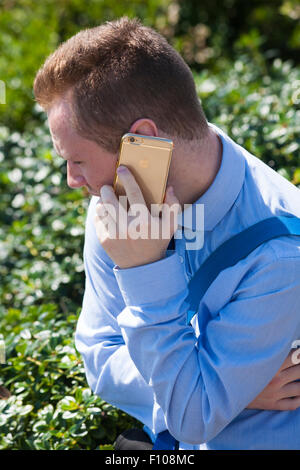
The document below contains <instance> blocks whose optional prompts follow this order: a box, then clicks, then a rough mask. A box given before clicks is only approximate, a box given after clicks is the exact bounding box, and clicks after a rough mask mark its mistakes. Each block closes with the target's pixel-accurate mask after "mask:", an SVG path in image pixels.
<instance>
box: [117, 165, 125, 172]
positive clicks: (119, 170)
mask: <svg viewBox="0 0 300 470" xmlns="http://www.w3.org/2000/svg"><path fill="white" fill-rule="evenodd" d="M125 171H127V168H126V166H123V165H120V166H119V167H118V169H117V172H118V173H125Z"/></svg>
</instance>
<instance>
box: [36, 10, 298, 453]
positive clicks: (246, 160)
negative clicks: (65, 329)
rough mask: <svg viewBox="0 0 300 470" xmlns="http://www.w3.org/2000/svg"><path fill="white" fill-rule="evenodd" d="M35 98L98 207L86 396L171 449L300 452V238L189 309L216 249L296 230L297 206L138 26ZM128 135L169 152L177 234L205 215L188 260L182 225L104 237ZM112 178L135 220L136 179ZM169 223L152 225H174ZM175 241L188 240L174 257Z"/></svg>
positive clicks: (91, 251) (77, 42)
mask: <svg viewBox="0 0 300 470" xmlns="http://www.w3.org/2000/svg"><path fill="white" fill-rule="evenodd" d="M34 93H35V97H36V100H37V101H38V102H39V103H40V105H41V106H42V107H43V108H44V109H45V111H46V112H47V113H48V119H49V127H50V131H51V135H52V139H53V143H54V146H55V149H56V151H57V152H58V153H59V154H60V155H61V156H62V157H63V158H64V159H66V160H67V177H68V185H69V186H70V187H71V188H79V187H81V186H86V187H87V188H88V191H89V193H90V194H91V195H92V196H93V197H92V198H91V201H90V205H89V210H88V215H87V220H86V235H85V247H84V261H85V271H86V286H85V294H84V300H83V307H82V312H81V315H80V318H79V321H78V326H77V331H76V346H77V348H78V350H79V351H80V352H81V354H82V356H83V360H84V364H85V370H86V376H87V380H88V383H89V385H90V386H91V388H92V389H93V391H94V392H95V393H96V394H98V395H100V396H101V397H102V398H103V399H105V400H106V401H108V402H110V403H111V404H113V405H115V406H117V407H119V408H120V409H122V410H124V411H126V412H127V413H129V414H131V415H132V416H135V417H136V418H137V419H139V420H140V421H141V422H143V423H144V424H145V425H146V426H147V427H148V428H149V429H150V430H151V431H152V432H153V433H154V434H157V433H159V432H161V431H163V430H165V429H168V430H169V432H170V433H171V434H172V435H173V436H174V437H175V438H176V439H177V440H178V441H180V442H181V448H191V449H193V448H194V449H199V448H200V445H201V444H204V443H206V446H207V448H208V449H262V448H267V449H299V448H300V435H299V433H297V432H295V430H296V429H297V427H298V426H299V424H300V411H299V408H298V407H299V405H300V387H299V383H297V379H298V378H299V366H296V365H294V367H292V366H293V362H292V361H291V354H290V355H289V356H288V354H289V352H290V350H291V347H292V344H293V342H294V341H296V340H298V338H299V337H300V321H299V315H298V310H299V295H300V241H299V237H281V238H279V239H275V240H272V241H269V242H267V243H265V244H263V245H261V246H259V247H258V248H257V249H256V250H254V251H253V252H252V253H251V254H250V255H249V256H248V257H247V258H246V259H244V260H243V261H241V262H238V263H237V264H236V265H235V266H233V267H232V268H229V269H226V270H224V271H223V272H222V273H221V274H220V275H219V276H218V277H217V279H216V280H215V281H214V282H213V284H212V285H211V286H210V288H209V289H208V290H207V292H206V294H205V295H204V297H203V299H202V301H201V303H200V306H199V312H198V314H197V318H196V319H194V320H195V321H194V322H193V324H192V325H191V324H187V322H186V312H187V305H186V303H185V301H184V300H185V298H186V296H187V293H188V290H187V283H188V281H189V279H190V278H191V277H192V275H193V274H194V273H195V272H196V271H197V269H198V268H199V266H200V265H201V264H202V263H203V262H204V260H205V259H206V258H207V256H208V255H209V254H210V253H211V252H213V251H214V250H215V249H216V248H217V247H218V246H220V245H221V244H222V243H223V242H224V241H225V240H227V239H229V238H231V237H232V236H233V235H235V234H236V233H239V232H240V231H242V230H243V229H244V228H246V227H249V226H251V225H253V224H254V223H256V222H258V221H260V220H263V219H265V218H268V217H270V216H272V215H295V216H298V217H299V216H300V205H299V200H300V197H299V194H300V191H299V190H298V189H297V188H296V187H294V186H293V185H292V184H291V183H289V182H288V181H287V180H285V179H284V178H282V177H281V176H280V175H278V174H277V173H276V172H274V171H273V170H271V169H270V168H269V167H268V166H267V165H265V164H264V163H263V162H261V161H260V160H258V159H257V158H256V157H254V156H252V155H250V154H249V153H248V152H247V151H246V150H244V149H243V148H241V147H240V146H238V145H237V144H235V143H234V142H233V141H232V140H231V139H230V138H229V137H228V136H227V135H226V134H225V133H224V132H222V131H221V130H220V129H218V128H217V127H215V126H213V125H212V124H208V123H207V121H206V119H205V116H204V113H203V110H202V108H201V105H200V103H199V100H198V97H197V94H196V90H195V85H194V81H193V77H192V74H191V72H190V70H189V68H188V67H187V65H186V64H185V63H184V61H183V60H182V58H181V57H180V56H179V54H178V53H177V52H176V51H175V50H174V49H173V48H172V47H171V46H170V45H169V44H168V43H167V41H166V40H165V39H164V38H163V37H162V36H161V35H159V34H158V33H157V32H155V31H154V30H152V29H151V28H147V27H145V26H143V25H142V24H141V23H140V22H139V21H137V20H129V19H128V18H121V19H120V20H118V21H114V22H110V23H105V24H104V25H101V26H99V27H97V28H92V29H88V30H84V31H81V32H79V33H78V34H76V35H75V36H73V37H72V38H70V39H69V40H68V41H66V42H65V43H64V44H62V45H61V46H60V47H59V48H58V49H57V50H56V51H55V52H54V53H53V54H52V55H51V56H50V57H49V58H48V59H47V60H46V62H45V64H44V65H43V67H42V68H41V69H40V70H39V72H38V74H37V76H36V79H35V83H34ZM127 132H131V133H136V134H142V135H148V136H154V137H157V136H159V137H167V138H169V139H172V140H173V142H174V152H173V157H172V162H171V166H170V173H169V177H168V186H167V191H166V196H165V207H170V208H171V207H172V206H174V207H175V208H177V212H176V211H175V214H178V219H180V218H179V215H181V214H180V213H179V210H182V211H184V212H183V215H186V214H190V211H191V210H192V209H193V207H196V206H199V205H201V204H204V243H203V246H200V247H199V248H198V249H196V250H195V249H191V250H188V249H187V239H188V238H189V235H188V236H187V234H190V232H189V230H191V229H193V230H194V231H195V229H196V238H197V236H198V238H200V239H201V236H202V235H203V233H202V230H203V227H202V226H201V228H200V230H199V227H198V226H196V227H195V221H193V219H192V220H191V218H190V217H182V218H181V219H180V220H181V224H182V227H180V226H179V225H178V227H176V226H174V230H171V231H170V233H169V238H168V239H166V238H163V237H161V238H159V239H155V240H154V239H151V238H148V239H142V238H140V239H132V238H130V237H129V236H127V237H126V238H124V239H119V238H118V237H112V236H111V233H110V232H109V228H108V226H107V224H105V217H107V216H108V217H109V212H110V209H111V208H112V207H113V208H115V209H117V211H118V210H119V209H121V208H120V206H119V201H118V200H117V198H116V196H115V194H114V192H113V189H112V183H113V179H114V175H115V168H116V163H117V160H118V149H119V144H120V140H121V137H122V135H123V134H125V133H127ZM119 177H120V178H121V181H122V183H123V185H124V187H125V189H126V194H127V197H128V200H129V203H130V205H133V204H135V203H139V204H142V205H143V204H144V200H143V194H142V192H141V189H140V188H139V187H138V185H137V184H136V181H135V179H134V177H133V175H132V173H131V172H130V171H129V170H128V169H126V168H124V169H123V171H120V173H119ZM172 189H173V190H172ZM186 204H189V205H190V207H189V208H186V206H185V205H186ZM105 210H106V214H105ZM170 213H171V212H168V211H165V212H164V213H163V214H162V217H161V218H160V219H159V221H158V219H157V218H156V220H155V221H156V222H159V224H160V225H161V226H163V225H164V224H168V222H170V221H169V219H168V218H169V217H171V216H170ZM154 217H157V216H153V217H152V215H151V216H150V215H149V218H148V219H146V220H145V221H144V223H145V224H146V225H147V226H148V224H151V222H153V218H154ZM111 222H112V223H113V224H115V226H117V227H118V228H122V230H125V232H126V231H127V229H128V226H126V225H125V226H124V224H123V226H122V227H121V225H122V224H121V222H120V220H111ZM196 225H197V224H196ZM197 231H198V232H197ZM174 233H175V235H183V236H181V237H179V236H178V237H175V250H171V249H168V247H169V241H170V239H171V237H172V235H173V234H174ZM169 248H170V247H169ZM198 326H199V327H200V334H199V331H198ZM287 356H288V359H287V360H286V361H284V360H285V358H286V357H287ZM278 370H279V372H278V374H277V375H276V376H275V378H274V379H273V380H272V377H273V376H274V375H275V373H276V371H278ZM268 384H269V386H268ZM255 397H257V398H255Z"/></svg>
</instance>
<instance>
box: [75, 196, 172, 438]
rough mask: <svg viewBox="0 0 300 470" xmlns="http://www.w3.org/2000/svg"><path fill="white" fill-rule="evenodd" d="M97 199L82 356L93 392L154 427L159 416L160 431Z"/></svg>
mask: <svg viewBox="0 0 300 470" xmlns="http://www.w3.org/2000/svg"><path fill="white" fill-rule="evenodd" d="M96 199H97V198H92V199H91V202H90V206H89V210H88V215H87V220H86V234H85V245H84V263H85V273H86V285H85V293H84V299H83V305H82V311H81V314H80V317H79V320H78V324H77V329H76V333H75V344H76V347H77V349H78V351H79V352H80V353H81V355H82V357H83V361H84V366H85V371H86V377H87V381H88V384H89V386H90V387H91V388H92V390H93V391H94V393H95V394H97V395H99V396H101V398H103V399H104V400H106V401H107V402H109V403H111V404H112V405H114V406H117V407H118V408H120V409H122V410H123V411H125V412H127V413H128V414H130V415H132V416H134V417H135V418H137V419H138V420H140V421H142V422H143V423H145V424H147V426H149V428H151V429H153V422H152V421H153V419H154V420H155V423H154V424H155V426H154V431H155V432H160V431H161V430H163V429H165V428H166V427H165V423H164V417H163V415H162V413H161V412H160V411H159V407H158V406H157V404H155V403H154V396H153V391H152V389H151V387H150V386H149V385H147V384H146V382H145V381H144V379H143V377H142V376H141V374H140V372H139V371H138V370H137V368H136V366H135V364H134V363H133V361H132V359H131V357H130V355H129V353H128V349H127V346H126V344H125V342H124V339H123V336H122V333H121V330H120V327H119V325H118V322H117V316H118V314H119V313H120V312H121V311H122V310H123V309H124V306H125V305H124V300H123V297H122V295H121V293H120V290H119V287H118V284H117V282H116V279H115V276H114V274H113V266H114V264H113V263H112V261H111V259H110V258H109V257H108V256H107V254H106V253H105V251H104V250H103V248H102V247H101V245H100V243H99V241H98V239H97V236H96V233H95V228H94V223H93V217H94V211H95V203H96ZM153 407H154V410H153Z"/></svg>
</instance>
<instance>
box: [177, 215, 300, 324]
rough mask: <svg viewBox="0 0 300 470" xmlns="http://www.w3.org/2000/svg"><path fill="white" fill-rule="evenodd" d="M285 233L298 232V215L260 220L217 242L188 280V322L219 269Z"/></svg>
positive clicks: (296, 233)
mask: <svg viewBox="0 0 300 470" xmlns="http://www.w3.org/2000/svg"><path fill="white" fill-rule="evenodd" d="M284 235H299V236H300V218H298V217H293V216H292V217H283V216H282V217H270V218H268V219H265V220H261V221H260V222H257V223H256V224H254V225H252V226H251V227H248V228H247V229H245V230H243V231H242V232H240V233H238V234H237V235H234V236H233V237H232V238H230V239H229V240H227V241H226V242H225V243H223V244H222V245H220V246H219V247H218V248H217V249H216V250H215V251H214V252H213V253H212V254H211V255H210V256H209V257H208V258H207V259H206V260H205V261H204V263H203V264H202V265H201V266H200V268H199V269H198V271H197V272H196V273H195V274H194V276H193V278H192V279H191V280H190V282H189V285H188V288H189V294H188V296H187V298H186V302H187V303H188V304H189V306H190V307H189V310H188V314H187V323H189V322H190V321H191V319H192V318H193V316H194V315H195V314H196V313H197V311H198V308H199V304H200V300H201V299H202V297H203V296H204V294H205V292H206V291H207V289H208V288H209V286H210V285H211V284H212V282H213V281H214V280H215V279H216V277H217V276H218V275H219V274H220V272H221V271H223V270H224V269H226V268H229V267H230V266H234V265H235V264H236V263H237V262H238V261H240V260H241V259H243V258H246V256H248V255H249V254H250V253H251V252H252V251H253V250H255V248H257V247H258V246H259V245H261V244H262V243H264V242H266V241H268V240H271V239H272V238H277V237H281V236H284Z"/></svg>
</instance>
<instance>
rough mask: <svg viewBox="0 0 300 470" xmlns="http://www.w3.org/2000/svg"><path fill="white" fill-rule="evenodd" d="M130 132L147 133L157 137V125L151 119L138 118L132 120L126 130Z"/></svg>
mask: <svg viewBox="0 0 300 470" xmlns="http://www.w3.org/2000/svg"><path fill="white" fill-rule="evenodd" d="M128 132H130V133H131V134H140V135H149V136H152V137H158V130H157V126H156V124H155V122H154V121H152V119H147V118H140V119H137V120H136V121H134V123H133V124H132V125H131V127H130V130H129V131H128Z"/></svg>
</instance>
